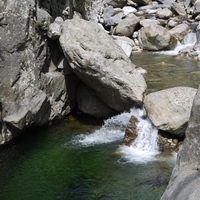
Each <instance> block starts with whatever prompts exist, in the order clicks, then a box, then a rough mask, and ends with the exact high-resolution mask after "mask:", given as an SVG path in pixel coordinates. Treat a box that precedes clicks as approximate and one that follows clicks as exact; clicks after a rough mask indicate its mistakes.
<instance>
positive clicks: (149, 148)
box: [72, 108, 159, 163]
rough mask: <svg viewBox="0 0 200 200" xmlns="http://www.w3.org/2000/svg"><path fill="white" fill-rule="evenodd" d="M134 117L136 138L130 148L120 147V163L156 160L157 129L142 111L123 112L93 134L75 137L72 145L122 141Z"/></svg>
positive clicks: (108, 120)
mask: <svg viewBox="0 0 200 200" xmlns="http://www.w3.org/2000/svg"><path fill="white" fill-rule="evenodd" d="M131 116H135V117H136V118H137V119H138V123H137V130H138V136H137V138H136V139H135V140H134V141H133V142H132V144H131V145H130V146H124V145H123V146H120V147H119V149H118V150H119V152H120V154H121V159H120V162H121V161H122V160H123V162H131V163H132V162H133V163H145V162H149V161H152V160H155V159H156V155H158V154H159V151H158V144H157V134H158V133H157V132H158V131H157V129H156V128H155V127H154V126H153V125H152V123H151V122H150V120H149V119H148V118H145V117H146V111H145V110H144V109H135V108H134V109H131V110H130V112H124V113H122V114H120V115H117V116H114V117H112V118H110V119H107V120H106V121H105V122H104V124H103V126H102V128H100V129H99V130H96V131H94V132H93V133H87V134H81V135H78V136H75V137H74V138H73V140H72V142H73V143H75V144H79V145H81V146H93V145H97V144H104V143H111V142H115V141H118V140H122V139H123V137H124V133H125V129H126V127H127V124H128V122H129V120H130V118H131Z"/></svg>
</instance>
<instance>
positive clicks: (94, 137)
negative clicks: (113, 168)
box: [72, 108, 144, 146]
mask: <svg viewBox="0 0 200 200" xmlns="http://www.w3.org/2000/svg"><path fill="white" fill-rule="evenodd" d="M143 114H144V113H143V112H142V110H141V109H135V108H134V109H131V110H130V112H124V113H121V114H119V115H116V116H114V117H111V118H110V119H107V120H105V121H104V124H103V126H102V127H101V128H100V129H99V130H96V131H94V132H93V133H87V134H81V135H78V136H75V137H74V138H73V141H72V142H73V143H76V144H80V145H82V146H93V145H96V144H104V143H111V142H115V141H118V140H122V139H123V137H124V133H125V129H126V127H127V124H128V122H129V119H130V118H131V116H132V115H134V116H138V117H139V116H140V117H142V115H143Z"/></svg>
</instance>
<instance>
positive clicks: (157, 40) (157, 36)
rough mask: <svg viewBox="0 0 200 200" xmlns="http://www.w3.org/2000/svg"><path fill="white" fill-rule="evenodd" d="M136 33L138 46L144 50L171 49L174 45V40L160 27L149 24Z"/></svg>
mask: <svg viewBox="0 0 200 200" xmlns="http://www.w3.org/2000/svg"><path fill="white" fill-rule="evenodd" d="M138 33H139V35H138V40H139V43H140V46H141V48H142V49H145V50H154V51H157V50H164V49H173V47H174V46H175V44H176V39H175V38H174V37H173V36H172V35H171V34H170V33H169V31H168V30H167V29H166V28H164V27H162V26H160V25H154V24H150V25H149V26H145V27H142V28H141V29H140V30H139V32H138Z"/></svg>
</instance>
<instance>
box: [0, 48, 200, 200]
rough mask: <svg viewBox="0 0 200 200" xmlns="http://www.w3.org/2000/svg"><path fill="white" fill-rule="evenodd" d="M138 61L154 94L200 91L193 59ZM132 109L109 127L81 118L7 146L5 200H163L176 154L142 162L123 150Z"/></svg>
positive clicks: (0, 174) (1, 166)
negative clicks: (176, 88) (185, 89)
mask: <svg viewBox="0 0 200 200" xmlns="http://www.w3.org/2000/svg"><path fill="white" fill-rule="evenodd" d="M132 59H133V60H134V64H136V66H138V67H139V66H140V67H142V68H144V69H146V70H147V72H148V73H147V74H146V75H145V79H146V81H147V84H148V88H149V91H155V90H160V89H165V88H169V87H174V86H191V87H195V88H197V87H198V84H199V75H200V71H199V69H200V63H199V62H198V61H194V60H192V59H190V58H189V57H186V56H185V57H179V56H169V55H163V54H155V53H145V52H143V53H137V54H134V55H133V57H132ZM132 111H133V110H132ZM132 111H130V112H127V113H122V114H121V115H119V116H116V117H113V118H111V119H109V121H105V122H104V126H102V123H103V122H102V121H99V120H95V119H92V118H89V117H87V118H85V117H84V116H81V115H80V114H76V115H75V116H69V117H67V118H66V119H65V120H63V121H62V122H58V123H56V124H53V125H51V126H48V127H43V128H40V129H33V130H27V132H26V133H25V134H24V136H22V137H20V138H18V139H17V140H15V141H13V143H12V144H11V145H8V146H5V147H3V148H1V151H0V199H2V200H159V199H160V197H161V196H162V194H163V192H164V190H165V188H166V186H167V184H168V181H169V178H170V174H171V171H172V169H173V166H174V164H175V159H176V155H175V154H166V153H165V154H161V153H159V152H156V153H155V154H153V156H152V157H151V156H150V157H149V156H148V155H147V157H145V158H140V156H139V155H136V154H135V153H134V152H133V151H132V149H131V148H127V149H123V148H121V147H120V144H121V141H122V138H123V133H124V130H125V126H126V124H127V123H128V120H129V118H130V116H131V114H132V113H131V112H132ZM133 112H135V111H133ZM138 112H141V111H140V110H139V111H138ZM105 124H106V125H105ZM119 147H120V148H121V149H120V148H119ZM135 158H137V159H135Z"/></svg>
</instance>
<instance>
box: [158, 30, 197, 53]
mask: <svg viewBox="0 0 200 200" xmlns="http://www.w3.org/2000/svg"><path fill="white" fill-rule="evenodd" d="M196 41H197V39H196V33H195V32H192V31H190V32H189V33H188V34H187V35H186V36H185V37H184V39H183V41H182V42H178V43H177V46H176V47H175V49H174V50H169V51H160V52H158V53H159V54H165V55H172V56H177V55H179V54H180V53H181V51H184V50H185V51H189V50H190V49H192V48H193V46H194V45H195V43H196Z"/></svg>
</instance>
